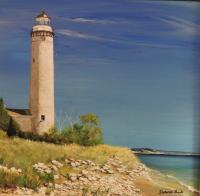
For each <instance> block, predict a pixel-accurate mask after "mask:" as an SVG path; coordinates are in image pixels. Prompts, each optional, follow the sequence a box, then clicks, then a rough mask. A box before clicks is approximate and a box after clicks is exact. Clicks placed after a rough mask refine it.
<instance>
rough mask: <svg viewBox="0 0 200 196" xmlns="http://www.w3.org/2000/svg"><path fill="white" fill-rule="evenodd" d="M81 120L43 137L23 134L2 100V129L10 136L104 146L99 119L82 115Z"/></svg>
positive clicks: (0, 114)
mask: <svg viewBox="0 0 200 196" xmlns="http://www.w3.org/2000/svg"><path fill="white" fill-rule="evenodd" d="M79 118H80V121H79V123H75V124H73V125H71V126H70V127H67V128H65V129H64V130H63V131H59V130H58V129H57V128H56V127H53V128H51V129H50V130H49V132H48V133H44V134H43V135H39V134H37V133H33V132H23V131H21V130H20V126H19V124H18V123H17V122H16V121H15V120H14V119H13V118H12V117H11V116H9V115H8V113H7V111H6V109H5V107H4V102H3V99H0V129H2V130H4V131H5V132H6V133H7V135H8V136H18V137H21V138H24V139H30V140H33V141H44V142H48V143H54V144H69V143H77V144H80V145H85V146H92V145H97V144H102V143H103V139H102V130H101V128H100V127H99V124H100V120H99V118H98V117H97V116H96V115H95V114H93V113H88V114H85V115H81V116H80V117H79ZM4 136H6V135H2V134H1V133H0V137H4Z"/></svg>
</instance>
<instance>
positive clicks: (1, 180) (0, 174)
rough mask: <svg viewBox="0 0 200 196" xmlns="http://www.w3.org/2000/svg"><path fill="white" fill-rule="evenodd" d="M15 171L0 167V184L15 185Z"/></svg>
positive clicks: (4, 185)
mask: <svg viewBox="0 0 200 196" xmlns="http://www.w3.org/2000/svg"><path fill="white" fill-rule="evenodd" d="M19 178H20V177H19V175H18V174H17V173H11V172H7V171H4V170H2V169H0V186H3V187H13V186H16V185H17V183H18V180H19Z"/></svg>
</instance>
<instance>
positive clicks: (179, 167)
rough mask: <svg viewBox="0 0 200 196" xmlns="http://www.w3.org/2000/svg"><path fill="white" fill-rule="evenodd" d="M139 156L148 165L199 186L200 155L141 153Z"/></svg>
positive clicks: (188, 183)
mask: <svg viewBox="0 0 200 196" xmlns="http://www.w3.org/2000/svg"><path fill="white" fill-rule="evenodd" d="M139 158H140V160H141V161H142V162H143V163H144V164H146V165H147V166H148V167H150V168H152V169H156V170H159V171H161V172H162V173H165V174H167V175H171V176H174V177H176V178H177V179H178V180H180V181H182V182H183V183H185V184H187V185H190V186H193V187H195V188H197V187H198V185H199V183H200V179H199V178H200V177H199V174H200V173H199V172H200V157H192V156H166V155H139Z"/></svg>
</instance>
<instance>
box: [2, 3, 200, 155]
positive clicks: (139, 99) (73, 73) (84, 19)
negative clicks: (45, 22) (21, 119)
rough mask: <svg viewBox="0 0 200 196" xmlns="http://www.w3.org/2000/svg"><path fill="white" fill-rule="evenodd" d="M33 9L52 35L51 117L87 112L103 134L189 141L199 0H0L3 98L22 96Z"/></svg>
mask: <svg viewBox="0 0 200 196" xmlns="http://www.w3.org/2000/svg"><path fill="white" fill-rule="evenodd" d="M41 10H45V11H47V13H49V15H50V16H51V17H52V26H53V28H54V30H55V34H56V36H55V42H54V43H55V97H56V113H57V119H58V121H59V122H63V120H64V118H65V114H66V113H68V115H72V116H78V115H80V114H83V113H87V112H94V113H96V114H97V115H98V116H99V117H100V118H101V122H102V128H103V129H104V137H105V142H106V143H109V144H114V145H122V146H128V147H152V148H161V149H167V150H185V151H192V150H197V149H196V147H195V149H194V145H193V143H194V132H193V129H194V118H193V114H194V111H193V109H194V80H195V74H196V69H195V68H196V64H197V55H198V49H199V46H200V41H199V37H200V33H199V32H200V21H199V19H200V18H199V17H198V11H199V10H200V3H194V2H193V3H192V2H172V1H170V2H167V1H166V2H164V1H131V0H101V1H97V0H85V1H80V0H76V1H75V0H73V1H72V0H60V1H59V3H58V1H57V2H56V1H53V0H48V1H47V0H46V1H39V0H36V1H25V0H18V1H14V0H9V1H5V0H0V96H1V97H3V98H4V99H5V102H6V104H7V105H8V106H9V107H16V108H25V107H27V105H28V89H29V58H30V30H31V27H32V26H33V24H34V17H35V16H36V15H37V14H38V13H39V12H40V11H41ZM61 124H62V123H61Z"/></svg>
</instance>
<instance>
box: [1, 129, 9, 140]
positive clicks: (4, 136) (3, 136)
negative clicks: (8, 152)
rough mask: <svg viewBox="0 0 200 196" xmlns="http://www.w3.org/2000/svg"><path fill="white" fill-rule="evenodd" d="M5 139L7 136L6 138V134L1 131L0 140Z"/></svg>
mask: <svg viewBox="0 0 200 196" xmlns="http://www.w3.org/2000/svg"><path fill="white" fill-rule="evenodd" d="M7 137H8V136H7V134H6V132H5V131H3V130H0V139H4V138H7Z"/></svg>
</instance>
